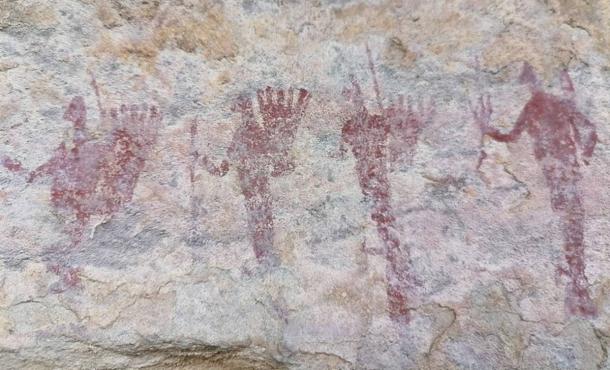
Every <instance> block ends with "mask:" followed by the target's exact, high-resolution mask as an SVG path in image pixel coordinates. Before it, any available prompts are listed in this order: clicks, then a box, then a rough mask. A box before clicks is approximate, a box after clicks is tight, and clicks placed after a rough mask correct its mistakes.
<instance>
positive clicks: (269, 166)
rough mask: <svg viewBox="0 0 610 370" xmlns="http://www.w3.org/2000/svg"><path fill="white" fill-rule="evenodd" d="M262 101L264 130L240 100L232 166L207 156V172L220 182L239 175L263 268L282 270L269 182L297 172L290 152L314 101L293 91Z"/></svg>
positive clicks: (268, 94)
mask: <svg viewBox="0 0 610 370" xmlns="http://www.w3.org/2000/svg"><path fill="white" fill-rule="evenodd" d="M295 97H296V99H295ZM257 98H258V108H259V111H260V114H261V117H262V124H260V123H259V122H257V120H256V117H255V114H254V108H253V105H252V99H251V98H250V97H248V96H241V97H239V98H238V99H237V100H236V101H235V103H234V105H233V107H232V110H233V111H234V112H236V113H239V114H240V115H241V120H240V124H239V126H238V127H237V130H236V131H235V134H234V135H233V139H232V141H231V144H230V146H229V149H228V153H227V154H228V157H229V161H227V160H224V161H223V162H222V164H221V165H220V166H215V165H214V164H213V163H212V162H211V161H210V160H209V159H208V157H207V156H204V157H203V158H202V160H203V164H204V166H205V168H206V169H207V171H208V172H210V173H211V174H213V175H216V176H224V175H225V174H226V173H227V171H228V170H229V164H230V165H231V166H233V167H234V168H235V169H236V170H237V175H238V178H239V185H240V188H241V191H242V194H243V196H244V198H245V206H246V212H247V214H248V229H249V231H250V234H251V239H252V247H253V249H254V254H255V256H256V258H257V260H258V261H259V262H260V263H261V264H262V265H265V266H276V265H277V264H279V256H278V253H277V252H276V251H275V250H274V248H273V237H274V229H273V218H274V217H273V202H272V195H271V192H270V189H269V180H270V178H271V177H278V176H282V175H286V174H288V173H290V172H292V171H293V170H294V162H293V160H292V159H291V157H290V149H291V148H292V145H293V143H294V139H295V136H296V132H297V129H298V127H299V125H300V123H301V119H302V117H303V114H304V113H305V109H306V108H307V104H308V103H309V100H310V98H311V95H310V94H309V92H308V91H307V90H305V89H299V91H298V96H296V95H295V92H294V91H293V89H289V90H287V91H284V90H277V91H275V90H274V89H272V88H271V87H267V88H266V89H265V90H264V91H263V90H259V91H257Z"/></svg>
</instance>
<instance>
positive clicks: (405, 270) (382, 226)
mask: <svg viewBox="0 0 610 370" xmlns="http://www.w3.org/2000/svg"><path fill="white" fill-rule="evenodd" d="M367 52H368V53H369V61H370V67H371V72H372V73H373V80H374V89H375V93H376V98H377V104H378V108H379V111H380V113H379V114H372V113H370V112H369V109H368V108H367V106H366V104H365V97H364V96H363V93H362V89H361V87H360V84H359V83H358V82H357V81H356V80H355V79H353V78H352V82H351V86H350V87H348V88H345V89H344V91H343V95H344V97H345V98H346V100H347V101H348V102H349V103H350V104H351V108H350V114H351V116H350V118H349V119H348V120H346V121H345V122H344V124H343V128H342V130H341V135H342V144H341V146H342V152H344V151H345V149H343V148H344V145H346V144H347V145H348V146H349V148H351V152H352V154H353V156H354V157H355V159H356V174H357V176H358V182H359V185H360V189H361V191H362V194H363V195H364V196H365V198H366V200H367V201H369V202H370V204H371V213H370V215H371V219H372V220H373V222H375V224H376V228H377V233H378V235H379V238H380V239H381V240H382V242H383V245H384V250H383V252H382V253H383V255H384V256H385V259H386V262H387V263H386V279H387V297H388V310H389V313H390V317H391V318H392V320H394V321H395V322H398V323H400V324H403V325H406V324H407V323H408V322H409V320H410V317H409V316H410V315H409V299H408V294H409V291H410V290H411V289H412V285H413V283H414V276H413V273H412V271H411V261H410V251H409V248H408V246H407V245H406V244H405V243H403V242H401V240H400V239H401V238H400V232H399V230H398V227H397V226H396V217H395V215H394V211H393V209H392V205H391V189H390V181H389V179H388V174H389V172H390V169H391V168H394V167H395V166H396V165H404V164H410V163H411V161H412V158H413V155H414V153H415V147H416V144H417V138H418V135H419V133H420V130H421V128H422V126H423V124H424V123H425V122H426V121H428V120H430V119H431V118H432V115H433V111H434V109H433V105H432V104H430V105H428V106H427V107H424V105H423V104H420V105H419V106H420V111H419V112H416V111H415V110H414V109H413V107H412V105H411V104H410V103H409V104H407V105H406V106H405V102H404V98H403V97H402V96H399V97H398V98H397V99H395V101H394V102H393V103H392V104H390V105H389V106H388V107H384V106H383V104H382V99H381V96H380V90H379V85H378V82H377V78H376V76H375V69H374V68H373V64H372V61H371V57H370V51H369V50H368V48H367ZM365 250H367V249H366V247H365Z"/></svg>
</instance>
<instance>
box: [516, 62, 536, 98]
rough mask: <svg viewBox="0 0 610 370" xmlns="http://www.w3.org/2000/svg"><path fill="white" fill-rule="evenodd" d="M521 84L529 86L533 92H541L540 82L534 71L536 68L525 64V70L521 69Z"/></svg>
mask: <svg viewBox="0 0 610 370" xmlns="http://www.w3.org/2000/svg"><path fill="white" fill-rule="evenodd" d="M519 82H520V83H522V84H527V86H528V87H529V89H530V91H532V92H535V91H538V90H540V81H538V76H537V75H536V71H535V70H534V67H532V65H531V64H529V63H528V62H523V68H521V75H520V76H519Z"/></svg>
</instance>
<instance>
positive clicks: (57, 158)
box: [27, 143, 66, 183]
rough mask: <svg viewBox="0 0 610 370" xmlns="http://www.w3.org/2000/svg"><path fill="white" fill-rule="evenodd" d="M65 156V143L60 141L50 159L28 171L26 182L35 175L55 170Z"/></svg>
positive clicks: (35, 176)
mask: <svg viewBox="0 0 610 370" xmlns="http://www.w3.org/2000/svg"><path fill="white" fill-rule="evenodd" d="M65 158H66V144H65V143H61V145H60V146H59V147H58V148H57V149H56V150H55V154H54V155H53V157H52V158H51V159H49V160H48V161H47V162H46V163H44V164H42V165H40V166H39V167H38V168H36V169H35V170H34V171H31V172H30V174H29V176H28V178H27V182H29V183H31V182H32V181H34V180H35V179H36V178H37V177H40V176H42V175H48V174H50V173H51V172H52V171H53V170H55V169H56V168H57V167H58V166H59V165H60V163H61V160H62V159H65Z"/></svg>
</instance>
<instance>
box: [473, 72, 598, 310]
mask: <svg viewBox="0 0 610 370" xmlns="http://www.w3.org/2000/svg"><path fill="white" fill-rule="evenodd" d="M520 80H521V82H523V83H526V84H528V85H529V87H530V90H531V93H532V96H531V98H530V100H529V101H528V102H527V104H526V105H525V107H524V108H523V110H522V112H521V114H520V116H519V118H518V120H517V123H516V124H515V126H514V127H513V129H512V130H511V131H510V132H508V133H501V132H499V131H498V130H496V129H494V128H492V127H490V126H489V120H490V117H491V113H492V107H491V102H490V99H489V97H487V98H486V99H484V98H481V99H480V101H479V105H480V106H479V107H478V109H474V110H473V113H474V116H475V119H476V120H477V121H478V122H479V124H480V126H481V129H482V131H483V134H484V135H488V136H490V137H492V138H493V139H494V140H497V141H501V142H513V141H517V140H518V139H519V137H520V135H521V134H522V133H523V131H527V133H528V134H529V135H530V136H531V137H532V139H533V141H534V156H535V158H536V160H537V161H538V163H539V164H540V166H541V167H542V172H543V174H544V177H545V179H546V184H547V186H548V188H549V191H550V195H551V207H552V209H553V211H554V212H555V213H556V214H557V215H558V216H559V218H560V220H561V227H562V230H563V239H564V253H565V258H566V262H567V265H568V268H567V270H564V271H565V273H566V274H567V275H568V276H569V278H570V282H569V284H568V286H567V289H566V308H567V310H568V311H569V313H571V314H573V315H578V316H595V315H596V308H595V305H594V303H593V302H592V300H591V298H590V296H589V291H588V282H587V278H586V276H585V256H584V250H585V243H584V221H585V210H584V207H583V201H582V192H581V189H580V181H581V178H582V176H581V174H580V169H579V163H578V158H577V147H578V148H579V149H580V150H581V152H582V158H583V162H584V163H585V164H587V163H588V162H587V159H588V158H590V157H591V156H592V155H593V150H594V148H595V144H596V143H597V134H596V130H595V126H594V124H593V123H592V122H590V121H589V120H588V119H587V118H586V117H585V116H584V115H583V114H582V113H580V112H579V111H578V109H577V108H576V103H575V101H574V94H573V93H574V88H573V84H572V81H571V79H570V77H569V75H568V74H567V73H565V72H564V73H563V74H562V87H563V89H564V91H565V93H566V95H567V97H558V96H554V95H551V94H548V93H545V92H544V91H543V90H542V88H541V87H540V83H539V82H538V79H537V77H536V74H535V72H534V70H533V68H532V67H531V66H530V65H529V64H527V63H526V64H525V65H524V67H523V72H522V74H521V77H520Z"/></svg>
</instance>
